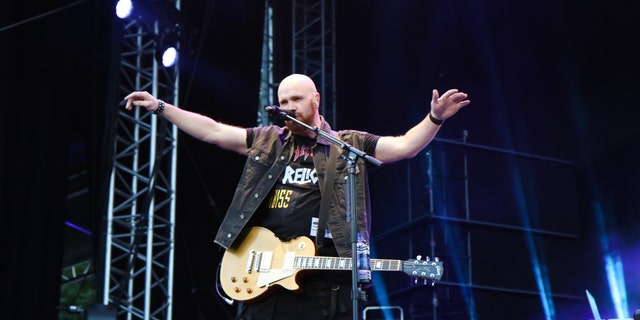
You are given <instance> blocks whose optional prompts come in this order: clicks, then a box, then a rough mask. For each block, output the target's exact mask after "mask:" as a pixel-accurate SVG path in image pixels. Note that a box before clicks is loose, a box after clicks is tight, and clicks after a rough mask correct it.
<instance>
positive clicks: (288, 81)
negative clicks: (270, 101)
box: [278, 73, 318, 95]
mask: <svg viewBox="0 0 640 320" xmlns="http://www.w3.org/2000/svg"><path fill="white" fill-rule="evenodd" d="M292 87H293V88H295V89H296V90H299V91H300V92H301V93H302V92H304V93H306V94H309V93H310V94H315V93H316V92H317V91H318V90H317V89H316V84H315V83H314V82H313V80H312V79H311V78H309V77H308V76H306V75H304V74H297V73H294V74H292V75H289V76H287V77H286V78H284V79H282V81H280V86H279V87H278V95H280V93H281V91H284V90H287V89H290V88H292Z"/></svg>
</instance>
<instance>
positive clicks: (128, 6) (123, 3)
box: [116, 0, 133, 19]
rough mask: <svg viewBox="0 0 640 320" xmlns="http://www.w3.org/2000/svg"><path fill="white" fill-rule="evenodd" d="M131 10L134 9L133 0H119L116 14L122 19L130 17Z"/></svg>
mask: <svg viewBox="0 0 640 320" xmlns="http://www.w3.org/2000/svg"><path fill="white" fill-rule="evenodd" d="M131 11H133V3H132V2H131V0H119V1H118V3H117V4H116V15H117V16H118V18H120V19H125V18H127V17H129V15H131Z"/></svg>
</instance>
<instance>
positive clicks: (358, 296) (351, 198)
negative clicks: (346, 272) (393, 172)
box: [266, 106, 383, 320]
mask: <svg viewBox="0 0 640 320" xmlns="http://www.w3.org/2000/svg"><path fill="white" fill-rule="evenodd" d="M266 109H267V111H269V112H272V113H273V114H276V115H278V116H280V117H281V118H283V119H285V120H291V121H294V122H296V123H298V124H299V125H301V126H303V127H305V128H307V129H309V130H311V131H313V132H315V133H316V134H317V135H319V136H321V137H323V138H325V139H326V140H329V141H330V142H331V143H333V144H335V145H337V146H338V147H340V149H343V150H347V151H349V154H348V155H347V156H346V157H345V156H344V155H342V156H341V158H343V159H345V160H346V161H347V163H348V164H349V186H348V189H347V190H348V197H347V198H348V199H347V211H348V212H347V213H348V215H347V219H349V220H348V221H349V222H350V223H351V234H350V236H351V287H352V288H351V300H352V303H353V304H352V305H353V307H352V309H353V320H358V300H363V301H364V300H365V299H366V296H365V293H364V291H363V290H362V288H361V287H360V286H359V285H358V268H357V265H358V254H357V247H356V246H357V241H358V236H357V232H358V224H357V223H356V216H357V215H356V205H355V203H356V163H357V161H358V158H362V159H365V160H366V161H368V162H369V163H371V164H373V165H375V166H377V167H380V166H382V164H383V163H382V162H381V161H380V160H378V159H376V158H374V157H372V156H370V155H368V154H366V153H365V152H363V151H361V150H359V149H357V148H354V147H353V146H351V145H349V144H348V143H346V142H344V141H342V140H340V139H338V138H336V137H333V136H331V135H330V134H329V133H327V132H325V131H323V130H321V129H320V128H318V127H315V126H314V127H312V126H310V125H308V124H306V123H304V122H302V121H300V120H298V119H296V118H295V117H292V116H291V114H290V113H288V112H287V111H285V110H282V109H281V108H280V107H277V106H268V107H266ZM319 227H323V226H319Z"/></svg>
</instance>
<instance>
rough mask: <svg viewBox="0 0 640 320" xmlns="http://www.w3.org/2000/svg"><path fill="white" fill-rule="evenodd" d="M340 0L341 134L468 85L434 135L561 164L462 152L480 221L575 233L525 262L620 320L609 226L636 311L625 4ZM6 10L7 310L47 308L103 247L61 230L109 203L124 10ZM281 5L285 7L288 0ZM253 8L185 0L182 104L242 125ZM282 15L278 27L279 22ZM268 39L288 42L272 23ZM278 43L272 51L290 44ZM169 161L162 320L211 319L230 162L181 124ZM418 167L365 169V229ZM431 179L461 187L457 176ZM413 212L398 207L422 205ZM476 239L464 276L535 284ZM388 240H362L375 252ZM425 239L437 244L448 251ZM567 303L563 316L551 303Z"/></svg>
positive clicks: (378, 224) (418, 180)
mask: <svg viewBox="0 0 640 320" xmlns="http://www.w3.org/2000/svg"><path fill="white" fill-rule="evenodd" d="M337 2H338V4H337V8H336V9H337V10H336V11H337V12H336V18H337V20H336V30H335V32H336V35H337V61H336V67H337V81H336V82H337V101H338V112H337V123H338V128H339V129H342V128H353V129H359V130H365V131H370V132H374V133H377V134H382V135H386V134H402V133H403V132H405V131H406V130H407V129H408V128H410V127H411V126H412V125H414V124H415V123H417V122H418V121H420V120H421V119H422V118H423V117H424V115H425V114H426V112H427V111H428V104H429V101H430V98H431V90H432V89H434V88H435V89H438V90H440V92H444V91H445V90H447V89H449V88H458V89H460V90H463V91H465V92H467V93H468V94H469V95H470V99H471V101H472V103H471V105H470V106H469V107H467V108H465V109H463V110H462V111H461V112H460V113H459V114H457V115H456V116H455V117H454V118H452V119H450V120H448V121H447V122H446V123H445V124H444V125H443V127H442V129H441V131H440V132H439V134H438V137H439V138H441V139H450V140H455V141H460V140H461V137H462V135H463V131H464V130H466V131H467V132H468V134H469V136H468V140H467V141H468V142H469V143H473V144H477V145H482V146H490V147H493V148H498V149H500V150H511V151H515V152H519V153H523V154H530V155H539V156H541V157H547V158H548V159H561V160H563V162H562V163H563V164H561V165H550V163H554V161H548V160H539V159H538V160H531V159H530V158H528V157H518V156H515V157H512V156H505V155H504V154H503V153H502V152H488V151H486V150H482V149H480V150H477V149H475V150H468V151H467V153H466V154H467V155H468V157H469V161H470V163H471V165H470V170H471V172H472V174H471V177H470V178H471V181H472V185H473V187H472V189H471V190H470V197H469V198H470V199H469V200H470V202H471V207H472V210H473V212H474V217H475V218H477V219H480V218H482V219H486V220H489V221H493V222H498V223H509V224H512V223H513V224H521V223H523V221H525V220H527V219H529V220H530V221H532V224H533V227H538V228H544V229H548V230H554V231H558V232H568V233H576V234H579V239H578V240H577V241H566V240H563V239H562V238H561V239H556V238H553V237H551V239H547V238H544V237H542V239H537V238H536V239H537V240H536V241H538V243H539V244H541V245H540V246H539V248H538V250H540V251H539V254H538V256H539V257H541V260H544V261H546V262H548V263H549V273H550V275H551V281H552V283H551V285H552V289H553V290H554V292H556V293H559V294H566V295H571V296H580V297H582V296H583V293H584V290H585V289H589V290H590V291H592V292H593V293H595V295H596V298H597V299H598V302H599V304H600V308H601V312H602V313H603V316H606V317H614V316H615V315H614V312H613V310H612V308H613V303H612V301H611V300H610V298H608V297H609V291H608V287H607V282H606V276H605V273H604V261H603V259H602V255H603V252H604V249H603V247H602V245H603V241H602V238H601V237H600V236H601V235H603V234H605V235H606V239H607V240H608V243H609V246H610V247H609V250H610V251H612V252H614V253H615V254H617V255H619V256H620V257H621V259H622V261H623V262H624V267H625V271H626V272H625V276H626V282H627V290H628V294H629V305H630V308H632V309H636V308H640V298H639V296H640V293H639V292H638V287H640V285H638V284H639V283H640V282H639V281H640V279H638V272H637V270H638V266H639V265H640V258H639V254H640V253H638V249H637V247H638V241H639V239H638V238H639V236H638V232H637V230H638V228H639V227H640V221H639V219H640V218H638V212H639V211H640V210H639V207H640V201H639V200H638V197H637V192H638V190H639V188H638V182H637V181H638V177H640V172H638V170H639V169H638V166H637V163H638V154H639V152H638V151H637V147H638V145H639V143H638V142H637V141H638V140H637V136H638V134H639V131H640V127H639V126H638V125H636V121H637V116H638V115H640V111H638V109H637V106H636V104H637V103H636V100H637V93H638V89H637V86H638V84H639V82H638V80H637V79H636V75H637V74H638V72H639V71H640V70H639V69H640V63H638V61H637V59H638V56H639V53H640V52H639V46H640V45H639V44H638V41H637V37H638V31H639V30H640V29H639V27H640V11H639V5H638V4H637V2H635V1H622V0H616V1H607V2H602V1H542V2H540V1H538V2H517V1H504V0H497V1H393V2H391V1H364V0H361V1H358V0H347V1H337ZM5 5H6V7H5V8H4V9H3V10H2V11H1V12H0V28H2V29H0V45H1V48H2V50H0V63H1V66H0V81H1V82H0V93H1V94H2V95H1V97H2V105H3V106H2V108H1V110H2V111H3V112H2V115H1V116H0V130H1V134H0V141H1V144H0V148H1V149H0V150H2V156H1V157H0V170H1V171H0V197H1V198H0V210H1V214H2V224H1V225H2V237H3V238H2V242H3V243H4V247H5V248H7V249H6V251H5V253H4V254H3V257H2V261H3V262H2V268H3V270H2V271H3V272H2V274H3V278H4V280H3V285H2V294H3V297H2V300H1V301H2V305H3V307H2V312H3V315H4V316H3V317H2V318H4V319H31V318H40V319H45V318H54V315H55V314H57V313H56V312H55V310H54V307H55V306H56V305H58V295H59V286H60V283H59V281H60V280H59V279H60V270H61V268H62V267H63V266H65V265H67V263H68V262H72V261H74V260H75V259H80V258H83V257H86V256H88V255H89V256H90V255H92V254H96V253H97V252H99V248H98V247H97V243H98V241H97V240H98V239H96V237H94V236H92V237H86V238H80V240H79V241H82V242H86V243H90V244H91V246H89V249H88V251H85V252H82V251H78V252H65V239H66V240H67V242H68V240H69V239H72V238H73V237H74V234H73V231H69V230H68V227H67V226H65V224H64V222H65V221H67V220H71V219H77V220H75V221H78V224H80V225H81V226H83V227H84V228H86V229H88V230H92V231H94V234H96V233H95V232H97V228H98V225H99V223H98V222H99V219H100V217H101V215H102V214H104V208H103V207H102V203H103V202H102V201H103V197H104V192H105V191H104V190H102V189H101V182H103V179H104V178H105V175H106V173H105V172H108V169H107V168H108V163H109V161H108V159H105V154H106V152H105V148H106V147H105V145H104V141H105V136H106V135H107V130H106V128H108V127H109V126H108V124H105V123H104V122H105V118H106V116H105V114H107V113H108V112H107V111H108V110H107V108H110V107H114V108H115V107H117V103H118V102H119V100H120V99H122V97H116V96H114V92H116V91H115V90H114V88H113V86H114V84H115V83H116V79H115V76H114V74H116V73H117V70H116V69H115V68H117V64H118V63H119V60H118V56H117V52H118V51H117V50H118V48H117V45H115V44H117V32H118V30H119V28H118V26H119V23H121V22H119V21H115V20H114V16H113V3H112V1H104V2H101V1H79V2H67V1H60V0H56V1H47V2H41V3H33V2H29V3H28V4H27V3H18V2H17V1H11V2H10V3H8V4H5ZM278 7H279V8H281V10H282V11H285V10H287V9H286V8H288V2H286V1H282V2H278ZM263 10H264V3H263V2H262V1H248V0H242V1H231V0H226V1H221V0H218V1H204V0H198V1H183V10H182V11H183V13H184V15H185V16H186V17H188V20H189V21H190V23H192V24H193V26H194V27H195V28H196V29H198V32H199V33H198V39H199V41H197V42H196V43H195V45H194V47H193V48H194V52H193V54H191V55H188V56H187V57H185V58H184V59H183V60H182V63H183V66H182V67H181V93H180V95H181V97H180V100H181V101H182V102H181V106H182V107H184V108H186V109H189V110H193V111H196V112H200V113H203V114H206V115H209V116H212V117H214V118H216V119H218V120H221V121H224V122H227V123H233V124H236V125H241V126H253V125H255V115H256V109H257V106H258V103H259V102H258V92H257V90H258V85H259V67H260V59H261V57H260V52H261V41H262V40H261V39H262V38H261V37H262V23H263ZM282 11H280V12H282ZM43 13H49V14H47V15H42V14H43ZM41 15H42V16H41ZM277 18H278V19H283V21H285V20H286V19H288V15H285V14H281V16H279V17H277ZM283 25H285V24H284V23H283ZM278 32H280V34H281V35H283V34H288V30H287V29H286V28H283V30H278ZM114 39H116V40H114ZM279 41H280V42H279V43H280V44H281V45H283V46H284V45H285V44H286V43H287V39H286V36H282V39H279ZM285 51H286V50H284V49H283V50H282V52H283V53H282V56H279V57H277V63H278V67H279V69H278V72H279V73H281V74H283V73H286V70H287V67H288V66H287V61H286V60H287V59H286V58H283V56H284V57H286V55H285V53H284V52H285ZM280 78H281V77H280ZM321 94H322V93H321ZM452 149H453V150H452ZM434 152H438V154H442V155H443V157H442V158H440V159H441V163H440V167H439V168H440V169H439V170H441V171H438V172H441V173H442V174H441V178H442V179H441V180H438V181H448V180H447V179H450V180H451V177H455V176H456V175H458V174H459V172H460V170H461V169H460V165H459V162H456V161H457V160H459V159H460V153H459V152H460V151H459V150H456V149H455V148H453V147H452V146H451V145H449V144H447V143H445V142H443V141H440V142H435V143H434ZM456 159H457V160H456ZM514 159H515V160H514ZM178 161H179V162H178V163H179V171H178V188H177V199H178V202H177V206H178V207H177V209H178V217H177V224H176V251H175V255H176V269H175V272H176V282H175V290H174V299H173V301H174V308H173V309H174V313H175V314H174V318H180V319H195V318H198V317H201V318H203V319H214V318H219V317H220V314H222V313H225V312H230V309H231V308H229V307H228V306H226V305H224V303H222V302H221V300H220V299H218V298H217V297H216V295H215V294H214V293H213V291H212V289H211V288H212V287H213V285H214V284H215V268H216V266H217V263H218V261H219V258H220V256H221V254H222V252H221V251H220V250H219V248H217V246H216V245H215V244H214V243H213V242H212V239H213V237H214V235H215V232H216V230H217V226H218V223H219V222H220V220H221V219H222V217H223V215H224V212H225V210H226V207H227V206H228V204H229V202H230V200H231V195H232V192H233V190H234V187H235V183H236V181H237V179H238V178H239V174H240V171H241V166H242V163H243V158H242V157H240V156H237V155H234V154H230V153H228V152H224V151H222V150H220V149H219V148H217V147H215V146H209V145H205V144H203V143H201V142H198V141H195V140H193V139H192V138H190V137H188V136H186V135H184V134H182V135H181V136H180V143H179V160H178ZM424 161H425V158H424V154H421V155H420V156H418V157H416V159H412V160H410V161H403V162H401V163H398V164H394V165H391V166H387V167H385V168H384V169H381V170H379V171H376V172H374V173H373V174H372V177H371V180H372V189H373V194H374V210H375V212H374V216H376V218H375V219H377V220H374V237H375V236H376V235H379V234H383V233H384V232H385V227H387V226H395V225H401V224H402V223H403V222H405V221H406V220H407V219H406V216H405V215H406V212H407V211H408V210H409V208H408V207H409V205H408V204H407V203H406V202H407V201H406V200H407V199H409V198H412V195H409V196H407V192H406V191H405V188H404V186H405V185H414V184H415V185H424V180H422V179H424V174H418V173H422V171H423V169H424V166H423V164H424ZM513 161H516V162H517V163H518V164H517V165H516V166H515V167H516V168H517V170H515V171H514V169H513V168H514V165H513ZM567 163H569V164H567ZM405 168H408V169H405ZM407 170H409V171H410V172H411V173H415V174H411V175H407V173H406V172H407ZM82 171H86V173H87V174H86V175H84V176H85V177H86V178H85V179H86V180H85V181H84V183H86V184H87V185H89V186H90V188H89V190H90V191H89V193H88V195H87V202H86V203H83V204H82V205H81V206H80V207H79V208H76V207H72V206H70V205H69V204H68V201H67V195H68V192H69V190H70V189H71V188H72V187H73V186H72V185H71V184H70V179H69V177H70V175H73V174H76V173H78V172H82ZM514 177H517V179H516V178H514ZM445 178H447V179H445ZM453 180H455V179H453ZM436 187H438V188H440V189H438V190H445V189H446V188H452V190H457V192H460V188H456V184H455V183H450V184H449V185H447V186H446V187H444V186H442V185H437V186H436ZM412 190H414V191H412V192H417V193H420V192H421V191H420V190H417V191H415V188H414V189H412ZM446 190H448V189H446ZM518 190H522V193H520V192H518ZM442 192H444V191H442ZM532 194H533V195H532ZM523 195H524V196H523ZM521 197H524V199H525V200H522V199H521V200H518V199H520V198H521ZM417 199H421V198H420V197H418V198H417ZM514 199H515V200H514ZM463 200H464V199H462V198H460V197H459V195H458V194H456V193H455V192H453V194H452V196H451V197H447V201H450V203H449V204H448V206H447V208H448V209H447V210H449V211H450V212H454V213H453V215H455V214H460V212H461V211H462V209H461V208H460V207H462V206H463V205H462V203H461V202H462V201H463ZM523 203H524V204H525V205H523ZM415 205H416V204H414V206H415ZM417 205H418V207H419V204H417ZM456 206H458V207H457V208H456ZM411 210H412V212H413V213H412V214H413V215H414V216H411V217H409V218H415V216H419V215H420V214H421V213H420V212H417V211H418V210H416V209H415V208H411ZM445 211H446V210H445ZM514 211H516V212H514ZM523 212H525V213H524V214H523ZM600 213H602V218H601V219H600V218H598V217H599V216H600V215H599V214H600ZM523 217H524V218H525V219H523ZM434 225H435V226H437V227H442V225H441V224H438V223H434ZM466 230H468V229H464V228H463V229H461V231H462V232H463V233H464V232H465V231H466ZM440 237H442V241H443V242H444V240H445V236H442V235H440ZM473 237H474V239H475V241H474V246H473V247H474V250H477V252H475V254H476V255H474V261H476V262H478V265H479V266H480V267H477V268H474V272H477V273H478V274H479V276H475V277H474V279H475V280H476V281H477V282H478V283H481V284H482V283H483V281H485V282H484V284H486V285H500V286H506V287H515V288H524V289H530V290H536V288H535V285H533V287H531V284H532V283H533V282H532V281H530V279H529V277H530V275H529V274H530V272H531V271H529V270H527V269H528V268H530V264H527V261H519V260H520V259H522V255H523V252H527V251H528V248H527V243H526V242H523V241H522V236H521V234H519V233H517V232H516V233H506V234H504V233H501V232H499V231H497V230H494V229H490V228H489V229H474V233H473ZM73 239H75V238H73ZM438 240H440V238H438ZM406 241H412V240H406ZM547 241H549V242H548V243H547ZM382 243H383V242H382V240H381V241H380V243H376V244H377V245H378V247H380V250H381V253H382V250H384V249H385V248H384V244H382ZM388 243H390V244H392V243H393V242H392V241H388ZM401 243H402V242H401ZM438 244H439V246H440V247H439V249H438V250H439V253H440V254H445V255H449V254H451V253H452V252H455V250H454V248H449V247H446V245H445V244H444V243H441V242H438ZM507 244H508V245H507ZM542 244H544V245H542ZM84 247H86V246H84ZM85 250H87V249H85ZM389 250H393V249H389ZM389 252H394V251H389ZM411 254H413V253H411ZM402 255H404V253H402ZM451 257H452V258H451V260H455V256H451ZM383 258H397V259H405V258H408V257H404V256H398V257H396V256H384V257H383ZM525 260H526V259H525ZM511 264H513V265H511ZM523 268H524V269H523ZM523 270H527V271H523ZM447 271H448V272H449V271H451V272H452V273H454V271H453V270H447ZM447 275H449V274H447ZM482 275H492V277H486V278H483V277H482ZM450 279H451V280H455V279H457V278H456V276H454V275H453V274H452V276H451V278H450ZM460 279H463V277H461V278H460ZM436 287H438V286H436ZM440 288H447V285H446V284H444V285H443V286H441V287H440ZM443 290H444V289H443ZM475 294H476V300H477V301H476V307H477V309H478V310H479V311H481V312H484V311H485V310H487V311H486V312H487V313H481V314H480V316H481V318H485V317H487V318H496V319H499V318H501V315H503V316H504V317H503V318H509V317H511V318H513V314H517V311H518V310H512V309H517V306H526V307H525V308H522V309H521V310H520V311H521V312H522V317H521V318H523V319H525V318H526V319H540V318H542V314H543V313H542V309H541V307H539V308H537V309H536V308H535V307H533V308H531V305H534V306H535V305H536V303H537V304H538V305H539V303H540V302H539V299H537V298H534V299H533V300H532V299H531V297H527V296H526V295H524V296H517V297H516V298H515V300H509V299H507V298H506V297H505V296H502V295H494V294H492V293H491V292H489V293H488V294H485V291H483V290H479V292H475ZM374 298H375V296H374ZM442 299H443V298H441V301H442V303H445V302H446V301H445V300H442ZM456 299H459V298H458V296H457V295H453V298H452V300H456ZM520 299H521V301H520ZM525 300H526V301H525ZM531 301H533V302H531ZM567 301H568V303H567V304H568V305H569V306H568V307H567V309H566V310H560V308H561V307H562V306H564V305H565V302H567ZM450 302H451V301H450ZM453 302H455V301H453ZM453 302H451V303H453ZM556 302H557V304H558V305H557V308H558V309H559V310H558V314H559V316H558V317H559V318H561V319H568V318H572V317H571V316H567V314H569V315H574V316H576V318H581V319H586V318H588V317H589V316H590V315H589V313H588V306H587V304H586V302H585V301H583V300H581V301H573V300H571V299H567V300H563V299H558V301H556ZM458 303H460V304H462V302H461V300H460V301H458ZM461 308H462V309H464V308H465V307H464V306H461ZM501 309H504V310H505V311H504V312H501Z"/></svg>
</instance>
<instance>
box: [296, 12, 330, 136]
mask: <svg viewBox="0 0 640 320" xmlns="http://www.w3.org/2000/svg"><path fill="white" fill-rule="evenodd" d="M292 6H293V8H292V11H291V12H292V14H293V17H292V20H293V21H292V32H293V34H292V54H293V65H292V68H293V72H294V73H303V74H306V75H308V76H310V77H311V78H312V79H314V80H315V81H316V85H317V86H318V91H319V92H320V95H321V97H322V99H320V113H321V114H322V115H323V116H324V117H325V119H326V120H327V122H328V123H329V124H331V126H332V127H333V128H336V81H335V80H336V66H335V63H336V53H335V44H336V37H335V29H334V26H335V16H336V14H335V0H327V1H325V0H294V1H292Z"/></svg>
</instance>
